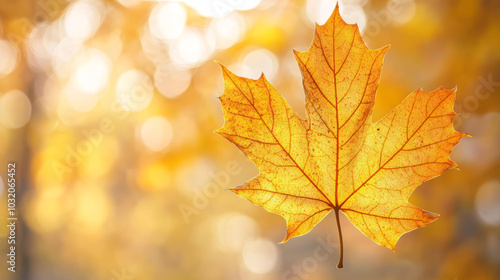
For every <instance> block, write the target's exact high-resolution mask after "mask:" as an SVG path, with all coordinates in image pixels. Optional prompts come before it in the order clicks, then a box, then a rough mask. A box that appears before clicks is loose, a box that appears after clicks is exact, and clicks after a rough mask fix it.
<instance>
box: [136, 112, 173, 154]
mask: <svg viewBox="0 0 500 280" xmlns="http://www.w3.org/2000/svg"><path fill="white" fill-rule="evenodd" d="M172 136H173V131H172V126H171V125H170V123H169V122H168V121H167V119H165V118H164V117H160V116H156V117H152V118H149V119H148V120H146V121H145V122H144V123H143V124H142V126H141V139H142V142H143V143H144V145H146V147H148V148H149V149H150V150H152V151H154V152H158V151H161V150H163V149H165V148H166V147H167V146H168V144H170V141H172Z"/></svg>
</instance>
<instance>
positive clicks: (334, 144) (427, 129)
mask: <svg viewBox="0 0 500 280" xmlns="http://www.w3.org/2000/svg"><path fill="white" fill-rule="evenodd" d="M387 49H388V46H386V47H384V48H381V49H378V50H371V49H369V48H368V47H367V46H366V45H365V44H364V42H363V40H362V38H361V35H360V33H359V30H358V27H357V26H356V25H351V24H347V23H345V22H344V21H343V19H342V18H341V17H340V14H339V11H338V6H337V7H336V8H335V11H334V12H333V14H332V16H331V17H330V19H329V20H328V21H327V22H326V23H325V24H324V25H321V26H320V25H317V26H316V30H315V35H314V40H313V42H312V44H311V46H310V48H309V50H308V51H306V52H295V58H296V60H297V63H298V64H299V67H300V70H301V71H302V76H303V84H304V89H305V93H306V111H307V119H306V120H303V119H301V118H299V117H298V116H297V114H296V113H295V112H294V111H293V109H292V108H291V107H290V106H289V105H288V103H287V102H286V101H285V99H284V98H283V97H282V96H281V95H280V94H279V93H278V91H277V90H276V89H275V88H274V87H273V86H272V85H271V84H270V83H269V82H268V81H267V80H266V78H265V77H264V75H262V76H261V77H260V78H259V79H258V80H252V79H247V78H242V77H238V76H236V75H235V74H233V73H231V72H230V71H229V70H228V69H227V68H226V67H224V66H223V65H222V64H221V67H222V72H223V76H224V93H223V94H222V96H221V97H220V100H221V103H222V108H223V111H224V119H225V124H224V126H223V127H222V128H221V129H219V130H218V131H216V132H217V133H219V134H220V135H222V136H224V137H225V138H227V139H228V140H229V141H231V142H232V143H234V144H235V145H236V146H237V147H238V148H239V149H240V150H241V151H243V153H244V154H245V155H246V156H248V157H249V158H250V159H251V160H252V161H253V162H254V163H255V164H256V165H257V167H258V168H259V170H260V174H259V175H258V176H257V177H255V178H253V179H252V180H250V181H248V182H246V183H245V184H243V185H242V186H239V187H236V188H234V189H231V191H233V192H235V193H236V194H238V195H239V196H241V197H243V198H246V199H248V200H250V201H251V202H253V203H254V204H256V205H259V206H262V207H263V208H264V209H266V210H267V211H269V212H272V213H276V214H279V215H281V216H283V217H284V218H285V220H286V223H287V234H286V237H285V239H284V240H283V242H286V241H287V240H289V239H290V238H292V237H296V236H299V235H303V234H306V233H308V232H309V231H311V230H312V229H313V227H314V226H315V225H316V224H317V223H319V222H320V221H321V220H322V219H323V218H324V217H325V216H326V215H327V214H328V213H329V212H330V211H332V210H333V211H334V213H335V216H336V219H337V226H338V231H339V236H340V245H341V246H340V260H339V264H338V267H339V268H341V267H342V266H343V261H342V259H343V241H342V231H341V227H340V222H339V212H342V213H344V214H345V215H346V216H347V218H348V219H349V221H351V222H352V223H353V224H354V225H355V226H356V227H357V228H358V229H359V230H360V231H361V232H362V233H363V234H365V235H366V236H368V237H370V238H371V239H372V240H373V241H375V242H376V243H377V244H379V245H382V246H386V247H388V248H390V249H392V250H394V251H395V245H396V243H397V241H398V239H399V238H400V237H401V235H403V234H405V233H407V232H409V231H411V230H413V229H415V228H417V227H420V226H425V225H427V224H428V223H430V222H432V221H434V220H435V219H437V217H438V215H437V214H434V213H431V212H428V211H425V210H422V209H420V208H418V207H416V206H413V205H412V204H410V203H409V202H408V197H409V196H410V194H411V193H412V192H413V190H414V189H415V188H416V187H417V186H418V185H420V184H421V183H422V182H424V181H426V180H428V179H431V178H434V177H436V176H438V175H440V174H441V173H442V172H443V171H444V170H446V169H448V168H453V167H457V166H456V164H455V163H454V162H452V161H451V160H450V158H449V153H450V152H451V149H452V148H453V147H454V146H455V145H456V144H457V143H458V142H459V140H460V138H462V137H464V136H466V135H467V134H465V133H458V132H456V131H455V130H454V129H453V124H452V120H453V117H455V116H456V113H455V112H454V111H453V103H454V100H455V89H453V90H446V89H443V88H439V89H437V90H435V91H433V92H425V91H423V90H421V89H419V90H417V91H415V92H413V93H411V94H410V95H409V96H408V97H407V98H406V99H405V100H404V101H403V102H402V103H401V104H400V105H398V106H397V107H396V108H395V109H394V110H393V111H391V112H390V113H389V114H387V115H386V116H385V117H383V118H382V119H381V120H379V121H377V122H376V123H372V111H373V107H374V101H375V93H376V90H377V86H378V83H379V79H380V73H381V71H382V64H383V59H384V55H385V52H386V51H387Z"/></svg>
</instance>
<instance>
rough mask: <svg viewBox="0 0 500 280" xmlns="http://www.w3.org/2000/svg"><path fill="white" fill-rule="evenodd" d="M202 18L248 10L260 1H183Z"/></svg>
mask: <svg viewBox="0 0 500 280" xmlns="http://www.w3.org/2000/svg"><path fill="white" fill-rule="evenodd" d="M184 2H185V3H186V4H188V5H189V6H191V7H192V8H193V9H195V10H196V11H197V12H198V13H199V14H200V15H202V16H204V17H224V16H226V15H228V14H230V13H231V12H233V11H234V10H250V9H253V8H255V7H257V6H258V5H259V3H260V2H261V0H227V1H224V0H222V1H221V0H184Z"/></svg>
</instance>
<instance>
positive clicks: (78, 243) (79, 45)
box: [0, 0, 500, 280]
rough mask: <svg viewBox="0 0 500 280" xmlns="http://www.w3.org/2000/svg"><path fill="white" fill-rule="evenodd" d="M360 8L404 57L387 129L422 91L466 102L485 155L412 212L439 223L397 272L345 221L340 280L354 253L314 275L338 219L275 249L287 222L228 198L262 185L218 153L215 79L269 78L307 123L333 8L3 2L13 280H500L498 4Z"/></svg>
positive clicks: (462, 154) (463, 152)
mask: <svg viewBox="0 0 500 280" xmlns="http://www.w3.org/2000/svg"><path fill="white" fill-rule="evenodd" d="M344 2H345V3H344ZM344 2H342V3H341V13H342V15H343V16H344V17H345V18H346V19H348V20H350V21H351V22H352V23H353V22H358V23H359V24H360V26H361V27H362V29H363V38H364V40H365V41H366V42H367V44H368V46H369V47H370V48H380V47H383V46H385V45H387V44H391V48H390V49H389V51H388V54H387V56H386V58H385V65H384V71H383V75H382V78H381V83H380V87H379V91H378V95H377V100H376V104H377V106H376V108H375V114H374V120H377V119H379V118H380V117H382V116H383V115H385V114H386V113H387V112H389V111H390V110H391V109H392V108H394V107H395V106H396V105H397V104H398V103H400V101H401V100H402V99H403V98H404V97H406V96H407V95H408V94H409V93H410V92H412V91H413V90H415V89H417V88H420V87H423V88H424V89H425V90H428V91H429V90H433V89H436V88H438V87H439V86H441V85H443V86H444V87H445V88H453V87H455V86H457V87H458V97H457V101H456V106H455V110H456V111H457V112H459V113H461V115H460V116H459V117H457V118H456V119H455V126H456V128H457V130H459V131H463V132H467V133H470V134H472V135H473V136H474V137H473V138H470V139H463V140H462V141H461V142H462V143H461V144H460V145H459V146H458V148H457V149H455V150H454V151H453V153H452V158H453V159H454V160H455V161H456V162H457V163H458V165H459V166H460V168H461V171H460V172H458V171H456V170H449V171H446V172H445V173H444V174H443V175H442V176H440V177H438V178H435V179H433V180H431V181H428V182H426V183H425V184H424V185H423V186H421V187H419V188H418V189H417V191H416V192H415V193H414V194H413V195H412V197H411V199H410V201H411V202H412V203H415V204H418V205H419V206H421V207H422V208H423V209H428V210H430V211H433V212H438V213H440V214H441V218H440V219H439V220H438V221H436V222H434V223H432V224H430V225H429V226H427V227H426V228H425V229H422V230H419V231H415V232H412V233H409V234H407V235H405V236H404V237H403V238H402V239H401V240H400V243H399V244H398V247H397V249H398V253H397V254H394V253H392V252H391V251H390V250H387V249H385V248H382V247H378V246H374V245H373V244H371V243H372V241H370V240H369V239H368V238H366V237H365V236H363V235H362V234H360V233H359V232H358V231H357V230H356V229H355V228H353V227H352V226H351V225H349V224H348V223H347V221H346V219H345V218H344V220H343V229H345V244H346V247H347V248H348V250H347V255H346V259H345V261H344V262H345V268H344V269H343V270H340V271H339V270H337V269H336V268H335V263H336V260H337V250H333V252H332V253H331V254H329V255H328V259H326V260H322V261H320V260H318V259H315V258H314V254H315V253H314V252H315V249H316V248H318V246H320V244H322V243H321V242H320V241H318V238H320V239H321V240H327V239H328V238H331V239H332V240H334V241H335V240H336V239H337V236H336V229H335V226H336V225H335V221H334V218H333V217H327V218H326V219H325V221H324V222H323V223H321V224H320V225H319V226H318V227H317V228H316V229H315V230H313V231H312V232H311V233H310V234H308V235H306V236H305V237H303V238H300V239H296V240H291V241H290V242H288V243H287V244H285V245H278V244H277V243H278V242H279V241H280V240H281V239H282V238H283V236H284V234H285V232H284V228H285V227H284V221H283V220H282V219H281V218H280V217H278V216H276V215H272V214H269V213H267V212H265V211H264V210H262V209H260V208H258V207H254V206H253V205H251V203H249V202H246V201H244V200H241V199H240V198H238V197H236V196H234V195H233V194H231V193H229V192H226V191H223V189H225V188H227V187H231V186H235V185H237V184H240V183H242V182H244V181H245V180H248V179H249V178H251V177H253V176H255V175H256V174H257V172H258V171H257V169H256V168H255V167H254V165H253V164H252V163H251V162H250V161H249V160H248V159H246V158H245V157H244V155H243V154H242V153H240V152H239V151H238V149H236V148H235V147H234V146H233V145H232V144H230V143H229V142H227V141H225V140H224V139H223V138H221V137H220V136H217V135H215V134H214V133H212V131H213V130H215V129H217V128H219V127H221V126H222V123H223V117H222V110H221V107H220V103H219V101H218V99H217V98H216V97H217V96H218V95H220V94H221V93H222V86H223V85H222V76H221V73H220V70H219V68H218V66H217V65H216V63H214V62H212V60H213V59H216V60H218V61H221V62H222V63H224V64H225V65H227V66H228V67H229V68H230V69H231V70H232V71H234V72H235V73H237V74H239V75H245V76H250V77H254V78H255V77H258V76H259V75H260V72H261V71H264V72H265V73H266V76H267V77H269V78H270V80H271V82H272V83H273V84H274V85H275V86H276V87H277V88H278V90H280V92H281V93H282V94H283V95H284V96H285V97H286V99H287V100H288V101H289V103H290V104H291V106H292V107H294V109H295V110H296V111H297V112H298V113H299V115H301V116H303V117H304V115H305V113H304V111H305V110H304V95H303V90H302V85H301V76H300V72H299V69H298V66H297V65H296V63H295V61H294V58H293V55H292V49H297V50H301V51H303V50H306V49H307V47H308V46H309V44H310V42H311V39H312V36H313V28H314V23H313V22H314V21H316V20H318V21H320V23H322V22H324V21H325V20H326V18H325V15H329V14H330V13H331V11H332V10H333V7H334V5H335V1H327V0H307V1H299V0H297V1H292V0H291V1H286V0H265V1H258V0H252V1H225V0H211V1H201V0H185V1H177V2H175V1H167V2H152V1H139V0H116V1H103V0H79V1H65V0H42V1H35V0H22V1H6V0H2V1H1V4H0V159H1V162H2V165H1V166H2V168H0V176H1V178H2V181H3V184H4V185H5V184H6V172H7V163H8V162H12V161H13V162H16V163H17V166H18V170H17V176H18V181H19V185H18V190H17V191H18V209H19V210H18V217H19V223H20V227H19V228H18V242H19V246H18V251H17V253H18V267H17V269H18V272H16V273H15V274H12V273H10V272H8V271H7V270H6V269H2V270H0V278H1V279H50V280H55V279H120V277H122V278H123V275H128V276H131V277H132V276H134V277H135V279H231V280H232V279H283V278H284V279H306V278H309V279H498V278H500V208H499V207H500V206H499V205H500V178H499V177H498V176H499V175H498V169H499V167H500V166H499V165H500V149H499V147H500V145H499V144H500V140H499V137H500V128H499V124H500V106H499V105H500V94H499V93H500V70H499V69H500V67H499V66H500V57H499V56H500V53H499V52H498V49H499V47H500V39H499V38H500V36H499V35H500V21H498V15H497V13H498V11H499V9H500V2H498V1H493V0H491V1H488V0H483V1H466V0H458V1H451V0H446V1H430V0H422V1H413V0H400V1H397V0H387V1H385V0H384V1H382V0H380V1H375V0H374V1H369V0H356V1H344ZM4 185H2V186H1V187H0V193H1V197H2V198H1V200H0V208H2V209H6V208H7V206H6V189H5V187H4ZM6 215H7V213H6V211H4V210H2V211H0V219H2V220H4V221H6V218H7V216H6ZM0 235H1V236H4V237H6V236H7V228H6V227H1V230H0ZM6 246H7V242H6V240H5V239H4V238H2V239H1V243H0V248H2V252H6ZM3 258H4V259H5V258H6V256H5V254H4V256H3ZM299 272H300V273H299ZM16 277H17V278H16ZM292 277H295V278H292ZM131 279H132V278H131Z"/></svg>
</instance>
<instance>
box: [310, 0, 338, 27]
mask: <svg viewBox="0 0 500 280" xmlns="http://www.w3.org/2000/svg"><path fill="white" fill-rule="evenodd" d="M336 4H337V1H331V0H307V3H306V16H307V19H309V21H310V22H311V23H315V22H317V23H318V24H321V25H323V24H325V22H326V21H327V20H328V18H330V15H331V14H332V12H333V9H335V5H336Z"/></svg>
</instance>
